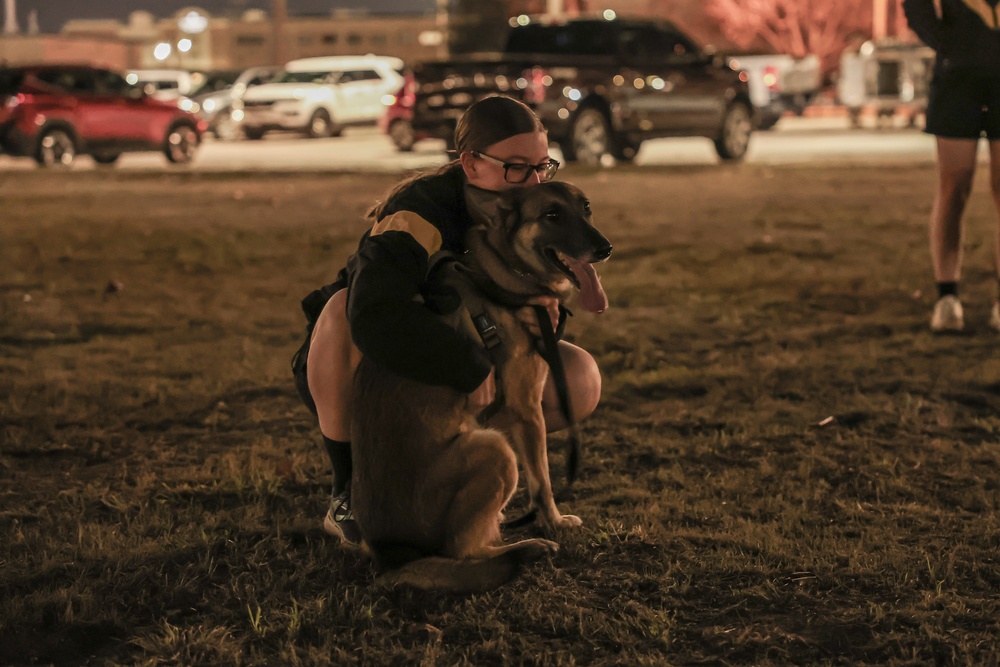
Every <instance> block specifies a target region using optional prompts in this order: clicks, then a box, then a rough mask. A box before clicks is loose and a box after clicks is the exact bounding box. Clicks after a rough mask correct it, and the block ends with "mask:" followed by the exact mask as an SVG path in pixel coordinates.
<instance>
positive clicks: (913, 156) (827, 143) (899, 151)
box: [0, 116, 985, 172]
mask: <svg viewBox="0 0 1000 667" xmlns="http://www.w3.org/2000/svg"><path fill="white" fill-rule="evenodd" d="M984 153H985V152H984ZM553 156H554V157H556V158H557V159H558V158H560V157H561V156H560V154H559V152H558V149H553ZM933 158H934V140H933V138H932V137H930V136H928V135H925V134H923V133H922V132H920V131H919V130H915V129H910V128H904V127H902V126H901V124H899V126H898V127H884V128H876V127H875V126H874V125H873V124H872V123H869V124H867V126H865V127H862V128H861V129H851V127H850V125H849V123H848V120H847V118H846V117H839V116H838V117H828V118H797V117H788V118H784V119H782V120H781V122H780V123H778V125H777V127H776V128H775V129H773V130H770V131H767V132H758V133H756V134H755V135H754V136H753V139H752V140H751V144H750V150H749V152H748V154H747V157H746V162H748V163H757V164H792V163H809V162H818V163H830V162H853V161H861V162H870V161H885V160H890V161H896V160H903V161H907V162H913V161H932V160H933ZM445 159H447V157H446V154H445V153H444V144H443V142H440V141H425V142H422V143H420V144H418V145H417V147H416V150H414V151H413V152H411V153H400V152H398V151H397V150H396V149H395V148H394V147H393V146H392V144H391V143H390V142H389V140H388V139H387V138H386V137H385V136H384V135H382V134H381V133H380V132H379V131H378V130H377V129H375V128H357V129H352V130H348V131H346V132H345V133H344V135H343V136H341V137H336V138H330V139H304V138H302V137H301V136H299V135H293V134H279V133H275V134H270V135H268V136H267V137H266V138H265V139H264V140H262V141H233V142H224V141H216V140H213V139H211V138H209V139H207V140H206V141H205V142H204V143H203V145H202V146H201V149H200V150H199V152H198V155H197V156H196V157H195V159H194V162H193V163H192V164H191V165H190V166H187V167H179V168H180V169H192V170H195V171H230V170H237V171H243V170H247V171H253V170H308V171H311V170H363V171H388V172H395V171H405V170H410V169H421V168H425V167H430V166H434V165H437V164H441V163H442V162H443V161H444V160H445ZM635 162H636V164H637V165H640V166H643V165H650V166H652V165H686V164H690V165H710V164H715V163H717V162H718V158H717V157H716V155H715V151H714V150H713V149H712V144H711V142H710V141H709V140H708V139H699V138H683V139H658V140H654V141H649V142H646V143H645V144H643V146H642V150H641V151H640V152H639V155H638V156H637V158H636V161H635ZM35 168H36V167H35V164H34V162H33V161H32V160H30V159H25V158H17V159H14V158H11V157H8V156H0V170H10V169H35ZM73 168H74V169H94V168H102V167H97V166H96V165H95V164H94V162H93V161H92V160H91V159H89V158H88V157H86V156H81V157H80V158H79V160H77V163H76V164H75V165H74V167H73ZM114 168H115V169H141V170H150V169H153V170H157V169H168V168H172V169H177V168H178V167H170V166H168V164H167V163H166V161H165V159H164V158H163V156H162V155H159V154H156V153H136V154H126V155H124V156H123V157H122V158H121V160H120V162H119V163H118V165H117V166H116V167H114Z"/></svg>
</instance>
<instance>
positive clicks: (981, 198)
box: [0, 165, 1000, 666]
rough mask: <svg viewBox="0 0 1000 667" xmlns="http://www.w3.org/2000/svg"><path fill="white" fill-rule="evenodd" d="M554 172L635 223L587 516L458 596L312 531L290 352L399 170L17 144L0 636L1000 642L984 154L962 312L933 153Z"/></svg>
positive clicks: (652, 656) (871, 650) (323, 656)
mask: <svg viewBox="0 0 1000 667" xmlns="http://www.w3.org/2000/svg"><path fill="white" fill-rule="evenodd" d="M562 177H563V178H564V179H565V180H569V181H572V182H575V183H576V184H578V185H580V186H581V187H583V188H584V189H585V190H586V191H587V192H588V193H589V195H590V196H591V198H592V201H593V208H594V211H595V216H596V220H597V222H598V226H599V227H600V228H601V229H602V230H603V231H604V232H605V234H606V235H607V236H608V237H609V238H610V239H611V240H612V241H613V242H614V244H615V253H614V256H613V257H612V259H611V260H610V262H609V263H607V264H606V265H604V266H603V267H602V275H603V277H604V283H605V286H606V288H607V291H608V294H609V297H610V299H611V303H612V308H611V309H610V310H609V311H608V312H607V313H606V314H605V315H603V316H591V315H586V314H580V315H578V316H577V317H575V318H574V319H573V321H572V322H571V323H570V327H569V329H568V333H569V336H568V337H569V338H570V339H572V340H575V341H576V342H578V343H579V344H581V345H583V346H584V347H585V348H587V349H588V350H590V351H592V352H593V354H594V355H595V357H596V358H597V360H598V362H599V364H600V366H601V368H602V370H603V373H604V375H605V390H604V397H603V401H602V405H601V406H600V407H599V408H598V410H597V412H596V413H595V414H594V415H593V416H592V417H591V418H590V419H589V420H588V421H587V422H586V423H585V424H584V427H583V440H584V442H583V458H582V466H581V473H580V479H579V481H578V482H577V484H576V485H574V486H573V487H572V488H571V489H570V490H569V492H568V494H567V497H566V499H565V500H564V501H563V503H562V508H563V510H564V511H566V512H570V513H574V514H578V515H580V516H581V517H582V518H583V519H584V526H583V527H582V528H580V529H576V530H572V531H565V532H564V533H562V534H559V535H557V536H555V539H557V540H558V541H559V542H560V543H561V544H562V549H561V551H560V552H559V554H558V555H557V556H556V557H555V558H554V559H553V560H552V561H551V562H543V563H538V564H536V565H533V566H532V567H531V568H529V569H528V570H526V571H525V573H524V574H523V575H522V576H521V577H520V578H518V579H517V580H515V581H514V582H512V583H511V584H510V585H508V586H506V587H504V588H502V589H500V590H498V591H495V592H493V593H490V594H485V595H478V596H472V597H466V598H459V597H451V596H447V595H442V594H435V593H418V592H414V591H411V590H390V591H384V590H379V589H377V588H376V587H374V586H373V579H374V573H373V571H372V569H371V565H370V563H369V562H368V561H367V560H365V558H364V557H363V556H361V555H359V554H358V553H357V552H354V551H351V550H345V549H342V548H340V547H338V546H337V545H336V544H334V543H333V542H332V541H331V540H329V539H328V538H327V537H326V536H325V535H324V534H323V533H322V531H321V529H320V518H321V516H322V514H323V512H324V511H325V501H326V493H327V484H328V471H327V468H326V464H325V456H324V455H323V454H322V452H321V449H320V447H319V434H318V430H317V428H316V427H315V425H314V423H313V421H312V419H311V417H310V415H309V414H308V412H307V411H306V410H305V408H304V407H302V406H301V404H300V402H299V400H298V398H297V396H296V394H295V390H294V388H293V385H292V381H291V375H290V372H289V359H290V357H291V355H292V353H293V351H294V349H295V348H296V347H297V345H298V343H299V342H300V340H301V337H302V334H303V326H304V319H303V316H302V314H301V312H300V310H299V306H298V302H299V300H300V298H301V297H302V296H304V295H305V294H306V293H307V292H308V291H310V290H311V289H312V288H314V287H316V286H318V285H320V284H322V283H324V282H326V281H327V280H328V279H329V278H330V277H332V276H333V275H334V273H335V271H336V270H337V269H338V268H339V267H340V266H341V264H342V262H343V260H344V258H345V257H346V256H347V254H348V253H349V252H350V251H351V250H352V249H353V247H354V245H355V243H356V241H357V238H358V237H359V236H360V235H361V233H362V232H363V231H364V229H365V226H364V223H363V222H362V213H363V211H364V210H365V209H366V207H367V206H368V205H370V204H371V203H372V202H373V201H374V200H375V199H376V198H378V197H379V196H380V195H381V194H382V193H383V192H384V191H385V190H386V189H387V188H388V187H389V186H390V185H391V184H392V182H393V180H394V178H393V177H392V176H389V175H370V174H369V175H364V174H361V175H359V174H298V175H294V174H264V175H261V174H249V175H243V174H235V175H208V174H187V173H183V172H175V173H167V174H144V173H126V172H114V171H110V172H106V171H87V172H74V173H68V174H46V173H40V172H18V173H6V174H3V175H2V177H0V202H2V205H0V206H2V212H0V664H2V665H26V664H57V665H82V664H90V665H112V664H128V665H222V664H225V665H325V664H354V663H358V664H372V665H375V664H378V665H382V664H384V665H403V664H422V665H507V664H538V665H630V666H631V665H689V664H718V665H793V664H794V665H805V664H817V665H863V664H879V665H924V664H940V665H997V664H998V661H1000V647H998V642H997V636H998V635H1000V623H998V619H1000V597H998V591H1000V562H998V561H1000V522H998V517H1000V490H998V476H1000V442H998V441H1000V356H998V355H997V352H996V351H997V349H998V347H1000V339H998V336H997V334H995V333H994V332H992V331H991V330H990V329H989V328H988V327H987V325H986V320H987V317H988V313H989V306H990V303H991V301H992V299H993V298H994V297H995V295H996V282H995V280H994V278H993V271H992V263H993V260H992V251H991V244H992V239H993V234H994V229H995V226H996V222H995V213H994V211H993V210H992V204H991V203H990V200H989V196H988V194H987V192H988V188H987V184H986V176H985V173H984V174H982V175H981V176H980V180H979V181H977V185H976V189H975V194H974V195H973V199H972V201H971V203H970V209H969V212H968V218H967V221H968V228H967V237H966V247H967V256H966V275H965V281H964V283H963V297H964V300H965V303H966V317H967V323H968V324H967V329H968V331H967V333H966V334H964V335H961V336H947V337H935V336H932V335H931V334H930V333H929V332H928V329H927V323H928V319H929V314H930V308H931V305H932V303H933V297H934V295H933V282H932V279H931V275H930V269H929V258H928V254H927V247H926V246H927V244H926V219H927V215H928V212H929V209H930V205H931V199H932V191H933V187H934V172H933V168H932V166H930V165H869V166H855V167H849V166H843V167H829V168H818V167H795V168H793V167H787V168H784V167H765V166H752V165H743V166H722V167H711V168H696V169H691V168H677V169H655V168H646V169H638V168H636V169H632V168H621V169H617V170H613V171H609V172H601V173H594V172H582V171H573V170H567V171H566V173H565V174H564V175H563V176H562ZM563 444H564V441H563V440H561V439H560V438H559V437H558V436H555V437H553V438H552V440H551V442H550V445H551V447H552V450H553V452H554V453H555V455H554V457H553V478H554V480H555V484H556V486H557V489H558V488H560V487H562V485H563V482H562V479H563V478H562V467H561V466H562V460H561V457H560V456H559V453H560V452H561V451H562V445H563ZM518 502H520V500H519V501H518ZM536 532H537V529H533V528H530V527H529V528H525V529H521V530H519V531H516V532H515V533H513V534H512V535H511V537H516V536H520V535H532V534H535V533H536Z"/></svg>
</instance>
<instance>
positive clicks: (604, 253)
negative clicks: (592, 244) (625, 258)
mask: <svg viewBox="0 0 1000 667" xmlns="http://www.w3.org/2000/svg"><path fill="white" fill-rule="evenodd" d="M608 257H611V242H610V241H605V242H604V243H603V244H602V245H599V246H598V247H597V248H596V249H595V250H594V260H595V261H597V262H603V261H604V260H606V259H607V258H608Z"/></svg>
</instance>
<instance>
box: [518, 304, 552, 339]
mask: <svg viewBox="0 0 1000 667" xmlns="http://www.w3.org/2000/svg"><path fill="white" fill-rule="evenodd" d="M528 303H529V304H537V305H539V306H545V309H546V310H548V311H549V319H551V320H552V330H553V331H555V330H556V327H557V326H559V299H557V298H555V297H554V296H536V297H534V298H532V299H530V300H529V301H528ZM517 319H518V321H519V322H520V323H521V324H523V325H524V328H525V329H527V330H528V333H530V334H531V335H532V336H534V337H536V338H541V336H542V330H541V329H540V328H538V316H537V315H535V309H534V308H532V307H531V305H527V306H523V307H521V308H519V309H518V311H517Z"/></svg>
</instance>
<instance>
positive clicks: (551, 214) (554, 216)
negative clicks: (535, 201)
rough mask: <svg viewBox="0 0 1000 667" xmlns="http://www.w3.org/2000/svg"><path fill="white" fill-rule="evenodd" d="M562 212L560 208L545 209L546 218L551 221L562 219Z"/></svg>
mask: <svg viewBox="0 0 1000 667" xmlns="http://www.w3.org/2000/svg"><path fill="white" fill-rule="evenodd" d="M561 214H562V211H560V210H559V208H558V207H555V206H553V207H551V208H547V209H545V217H546V218H548V219H549V220H558V219H559V218H560V217H561Z"/></svg>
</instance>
